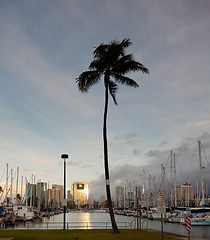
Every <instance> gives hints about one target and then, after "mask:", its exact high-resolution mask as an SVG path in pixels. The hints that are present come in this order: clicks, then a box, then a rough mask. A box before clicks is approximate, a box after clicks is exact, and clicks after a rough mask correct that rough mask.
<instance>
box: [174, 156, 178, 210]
mask: <svg viewBox="0 0 210 240" xmlns="http://www.w3.org/2000/svg"><path fill="white" fill-rule="evenodd" d="M174 194H175V195H174V203H175V207H177V199H176V196H177V192H176V160H175V153H174Z"/></svg>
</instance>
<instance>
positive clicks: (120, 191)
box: [116, 186, 126, 207]
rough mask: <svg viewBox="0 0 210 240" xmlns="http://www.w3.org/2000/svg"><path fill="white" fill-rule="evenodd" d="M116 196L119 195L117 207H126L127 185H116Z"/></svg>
mask: <svg viewBox="0 0 210 240" xmlns="http://www.w3.org/2000/svg"><path fill="white" fill-rule="evenodd" d="M116 196H117V207H125V200H126V187H125V186H118V187H116Z"/></svg>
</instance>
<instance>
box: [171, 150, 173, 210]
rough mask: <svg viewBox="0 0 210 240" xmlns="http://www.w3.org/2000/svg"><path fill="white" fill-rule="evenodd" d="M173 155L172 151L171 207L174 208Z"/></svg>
mask: <svg viewBox="0 0 210 240" xmlns="http://www.w3.org/2000/svg"><path fill="white" fill-rule="evenodd" d="M172 178H173V153H172V150H171V206H173V180H172Z"/></svg>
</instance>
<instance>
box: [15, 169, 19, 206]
mask: <svg viewBox="0 0 210 240" xmlns="http://www.w3.org/2000/svg"><path fill="white" fill-rule="evenodd" d="M18 178H19V167H18V168H17V183H16V196H15V199H16V201H15V202H16V205H17V204H18V199H17V194H18Z"/></svg>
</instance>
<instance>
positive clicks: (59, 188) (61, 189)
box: [52, 184, 64, 207]
mask: <svg viewBox="0 0 210 240" xmlns="http://www.w3.org/2000/svg"><path fill="white" fill-rule="evenodd" d="M52 189H56V190H57V193H55V195H57V194H58V195H59V197H58V199H57V202H58V206H59V207H60V205H61V202H62V200H63V198H64V187H63V185H58V184H52Z"/></svg>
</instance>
